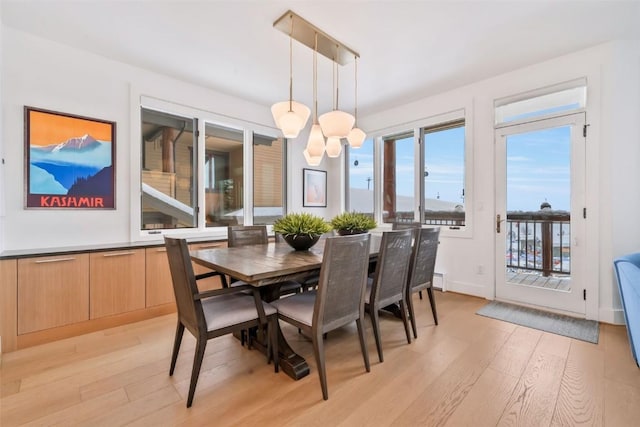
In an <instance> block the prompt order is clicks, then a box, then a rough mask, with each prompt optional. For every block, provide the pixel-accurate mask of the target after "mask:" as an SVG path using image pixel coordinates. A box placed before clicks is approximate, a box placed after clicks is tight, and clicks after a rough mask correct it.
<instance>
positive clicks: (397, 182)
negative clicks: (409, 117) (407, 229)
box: [382, 132, 416, 222]
mask: <svg viewBox="0 0 640 427" xmlns="http://www.w3.org/2000/svg"><path fill="white" fill-rule="evenodd" d="M414 140H415V138H414V135H413V132H410V133H402V134H399V135H394V136H388V137H384V138H383V139H382V156H383V157H382V160H383V161H382V165H383V166H382V181H383V182H382V221H383V222H407V221H409V222H410V221H414V217H415V214H414V211H415V205H416V203H415V179H414V176H415V172H414V171H415V162H416V159H415V155H414Z"/></svg>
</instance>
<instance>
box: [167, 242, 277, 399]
mask: <svg viewBox="0 0 640 427" xmlns="http://www.w3.org/2000/svg"><path fill="white" fill-rule="evenodd" d="M164 240H165V245H166V247H167V256H168V258H169V269H170V271H171V279H172V280H173V292H174V294H175V297H176V305H177V307H178V325H177V327H176V335H175V341H174V344H173V352H172V354H171V367H170V369H169V375H170V376H172V375H173V371H174V369H175V367H176V361H177V360H178V352H179V350H180V344H181V342H182V335H183V333H184V330H185V328H186V329H187V330H188V331H189V332H191V334H192V335H193V336H194V337H195V338H196V351H195V355H194V358H193V368H192V371H191V384H190V385H189V394H188V397H187V408H189V407H191V404H192V402H193V395H194V393H195V390H196V384H197V383H198V377H199V375H200V367H201V366H202V360H203V358H204V351H205V349H206V346H207V341H208V340H210V339H212V338H216V337H219V336H222V335H226V334H229V333H232V332H236V331H242V330H245V329H247V328H251V327H265V325H267V324H268V328H267V335H268V337H269V340H268V349H267V354H268V356H267V362H269V361H270V359H271V358H273V363H274V365H275V367H274V369H275V371H276V372H278V363H279V361H278V341H277V327H278V324H277V322H278V319H277V312H276V309H275V308H274V307H271V306H270V305H269V304H267V303H263V302H262V300H261V299H260V295H259V293H258V291H257V289H256V288H253V287H252V286H250V285H244V286H238V287H233V288H222V289H214V290H209V291H204V292H199V291H198V286H197V284H196V280H198V278H199V277H198V276H195V275H194V273H193V265H192V264H191V258H190V256H189V248H188V246H187V243H186V241H185V240H184V239H175V238H171V237H166V236H165V239H164ZM248 290H250V291H252V294H253V295H247V294H244V293H242V291H248Z"/></svg>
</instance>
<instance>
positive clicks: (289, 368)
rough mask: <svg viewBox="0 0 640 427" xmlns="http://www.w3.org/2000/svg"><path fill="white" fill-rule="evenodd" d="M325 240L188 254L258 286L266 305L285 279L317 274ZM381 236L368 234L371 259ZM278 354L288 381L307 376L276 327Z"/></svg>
mask: <svg viewBox="0 0 640 427" xmlns="http://www.w3.org/2000/svg"><path fill="white" fill-rule="evenodd" d="M325 241H326V240H325V239H324V238H321V239H320V240H319V241H318V243H316V244H315V245H314V246H313V247H312V248H311V249H309V250H306V251H296V250H294V249H293V248H291V247H290V246H289V245H288V244H287V243H284V242H282V243H280V242H277V243H276V242H271V243H268V244H261V245H247V246H239V247H233V248H214V249H201V250H197V251H192V252H191V259H192V260H193V262H195V263H197V264H200V265H202V266H205V267H207V268H210V269H212V270H215V271H218V272H220V273H224V274H227V275H229V276H231V277H233V278H235V279H238V280H242V281H244V282H246V283H248V284H250V285H252V286H255V287H258V288H259V290H260V295H261V296H262V299H263V300H264V301H266V302H269V301H273V300H275V299H277V298H279V296H280V293H279V288H280V286H279V284H281V283H282V282H285V281H287V280H298V281H301V280H304V279H305V278H308V277H310V276H312V275H313V274H314V273H318V272H319V271H320V268H321V267H322V256H323V252H324V243H325ZM380 241H381V237H380V236H378V235H371V245H370V250H369V252H370V257H371V258H372V260H374V259H375V258H376V257H377V255H378V251H379V249H380ZM263 340H264V337H259V336H258V337H257V340H256V343H255V344H256V345H255V347H256V348H258V349H260V350H262V351H265V352H266V343H265V342H263ZM278 354H279V356H280V367H281V368H282V370H283V371H284V372H285V373H286V374H287V375H289V376H290V377H291V378H293V379H295V380H298V379H300V378H303V377H305V376H306V375H308V374H309V366H308V365H307V362H306V361H305V360H304V358H303V357H302V356H300V355H298V354H297V353H296V352H295V351H293V349H292V348H291V347H290V346H289V344H288V343H287V340H286V339H285V337H284V335H283V333H282V330H281V329H280V328H279V327H278Z"/></svg>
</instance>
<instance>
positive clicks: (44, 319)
mask: <svg viewBox="0 0 640 427" xmlns="http://www.w3.org/2000/svg"><path fill="white" fill-rule="evenodd" d="M88 319H89V255H87V254H74V255H62V256H53V257H36V258H23V259H19V260H18V334H26V333H29V332H34V331H40V330H43V329H49V328H54V327H56V326H63V325H69V324H71V323H76V322H81V321H83V320H88Z"/></svg>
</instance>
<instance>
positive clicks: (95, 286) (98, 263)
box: [90, 249, 145, 319]
mask: <svg viewBox="0 0 640 427" xmlns="http://www.w3.org/2000/svg"><path fill="white" fill-rule="evenodd" d="M90 257H91V264H90V270H91V275H90V283H91V292H90V315H91V319H97V318H100V317H105V316H110V315H113V314H119V313H125V312H128V311H133V310H138V309H142V308H144V307H145V266H144V263H145V250H144V249H130V250H122V251H113V252H94V253H91V255H90Z"/></svg>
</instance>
